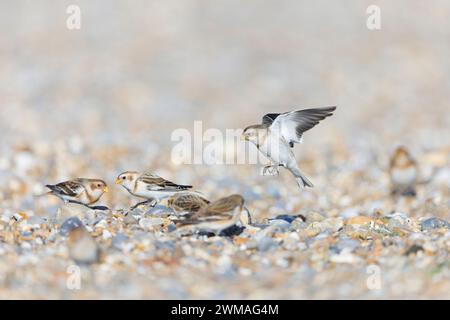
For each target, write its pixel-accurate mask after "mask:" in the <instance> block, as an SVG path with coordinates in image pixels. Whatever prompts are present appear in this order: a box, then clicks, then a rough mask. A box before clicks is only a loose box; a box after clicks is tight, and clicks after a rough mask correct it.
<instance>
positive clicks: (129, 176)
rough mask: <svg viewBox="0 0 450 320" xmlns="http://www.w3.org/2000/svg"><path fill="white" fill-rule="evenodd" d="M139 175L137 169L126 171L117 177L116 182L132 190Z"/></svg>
mask: <svg viewBox="0 0 450 320" xmlns="http://www.w3.org/2000/svg"><path fill="white" fill-rule="evenodd" d="M138 177H139V173H138V172H136V171H125V172H123V173H121V174H120V175H119V176H118V177H117V179H116V184H120V185H122V187H124V188H125V189H127V190H132V189H133V187H134V184H135V183H136V180H137V178H138Z"/></svg>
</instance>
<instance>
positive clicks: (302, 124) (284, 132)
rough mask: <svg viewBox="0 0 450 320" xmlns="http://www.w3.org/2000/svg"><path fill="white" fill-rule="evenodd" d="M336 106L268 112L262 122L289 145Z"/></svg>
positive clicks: (330, 113)
mask: <svg viewBox="0 0 450 320" xmlns="http://www.w3.org/2000/svg"><path fill="white" fill-rule="evenodd" d="M334 110H336V107H326V108H315V109H305V110H298V111H291V112H285V113H268V114H266V115H265V116H264V117H263V120H262V121H263V124H266V125H269V126H270V129H271V130H273V131H276V132H278V133H279V134H280V135H281V136H282V137H283V138H284V139H285V140H286V141H287V142H288V143H289V145H290V146H291V147H293V146H294V143H299V142H300V141H301V138H302V134H303V132H305V131H308V130H309V129H311V128H312V127H314V126H315V125H316V124H318V123H319V122H320V120H323V119H325V118H327V117H329V116H331V115H332V114H333V111H334Z"/></svg>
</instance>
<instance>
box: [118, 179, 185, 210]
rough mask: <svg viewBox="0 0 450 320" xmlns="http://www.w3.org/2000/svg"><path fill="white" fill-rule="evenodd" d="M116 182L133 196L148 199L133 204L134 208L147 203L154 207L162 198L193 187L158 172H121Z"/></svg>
mask: <svg viewBox="0 0 450 320" xmlns="http://www.w3.org/2000/svg"><path fill="white" fill-rule="evenodd" d="M116 184H118V185H122V187H124V188H125V189H126V190H127V191H128V192H129V193H130V194H132V195H133V196H135V197H138V198H143V199H146V201H143V202H139V203H138V204H136V205H135V206H133V207H132V210H134V209H135V208H137V207H138V206H140V205H142V204H147V203H150V205H151V206H152V207H154V206H155V205H156V204H157V203H158V202H159V201H160V200H161V199H164V198H167V197H170V196H172V195H174V194H176V193H178V192H182V191H185V190H188V189H190V188H192V186H187V185H180V184H176V183H173V182H171V181H169V180H166V179H163V178H161V177H159V176H157V175H156V174H152V173H143V174H140V173H139V172H136V171H126V172H123V173H121V174H120V175H119V176H118V177H117V179H116Z"/></svg>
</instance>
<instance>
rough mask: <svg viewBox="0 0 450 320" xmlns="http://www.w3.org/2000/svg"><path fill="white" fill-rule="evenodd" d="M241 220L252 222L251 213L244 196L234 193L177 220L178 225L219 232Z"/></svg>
mask: <svg viewBox="0 0 450 320" xmlns="http://www.w3.org/2000/svg"><path fill="white" fill-rule="evenodd" d="M239 220H243V221H245V222H249V223H251V218H250V213H249V212H248V210H247V208H245V207H244V198H243V197H242V196H241V195H238V194H233V195H231V196H228V197H225V198H222V199H219V200H217V201H214V202H212V203H210V204H208V205H207V206H205V207H202V208H201V209H200V210H198V211H197V212H194V213H192V214H189V215H187V216H186V217H185V219H183V220H179V221H177V222H176V225H177V226H180V227H190V228H193V229H195V230H197V231H204V232H213V233H215V234H219V233H220V232H221V231H223V230H225V229H227V228H229V227H231V226H233V225H235V224H236V223H237V222H238V221H239Z"/></svg>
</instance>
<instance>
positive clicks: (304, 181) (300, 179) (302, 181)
mask: <svg viewBox="0 0 450 320" xmlns="http://www.w3.org/2000/svg"><path fill="white" fill-rule="evenodd" d="M295 180H296V181H297V184H298V185H299V187H300V188H306V187H310V188H313V187H314V185H313V184H312V182H311V181H309V180H308V178H306V177H305V176H304V175H303V174H302V173H301V172H297V173H296V174H295Z"/></svg>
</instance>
